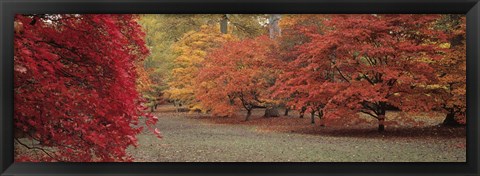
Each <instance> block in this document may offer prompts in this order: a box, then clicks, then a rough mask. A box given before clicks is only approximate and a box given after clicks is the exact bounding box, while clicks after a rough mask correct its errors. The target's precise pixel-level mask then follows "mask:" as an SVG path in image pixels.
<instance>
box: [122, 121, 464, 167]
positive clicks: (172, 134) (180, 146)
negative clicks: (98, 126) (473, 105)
mask: <svg viewBox="0 0 480 176" xmlns="http://www.w3.org/2000/svg"><path fill="white" fill-rule="evenodd" d="M157 116H158V117H159V123H158V125H157V127H158V129H160V131H161V133H162V135H163V139H157V138H156V137H155V136H154V135H152V134H151V132H146V133H144V134H140V135H139V136H138V138H139V146H138V148H130V149H129V153H130V154H132V155H133V156H134V158H135V159H136V161H138V162H222V161H224V162H252V161H259V162H290V161H292V162H301V161H307V162H392V161H394V162H464V161H465V160H466V156H465V148H464V147H455V145H456V144H458V143H462V142H465V139H462V138H450V139H445V140H444V141H440V142H439V141H438V139H436V140H433V139H425V140H418V139H402V140H400V141H399V140H394V139H389V138H380V139H379V138H356V137H338V136H321V135H307V134H294V133H280V132H261V131H259V130H256V127H255V126H247V125H222V124H212V123H207V122H205V121H201V120H198V119H192V118H187V117H185V116H186V113H170V112H169V113H161V114H157Z"/></svg>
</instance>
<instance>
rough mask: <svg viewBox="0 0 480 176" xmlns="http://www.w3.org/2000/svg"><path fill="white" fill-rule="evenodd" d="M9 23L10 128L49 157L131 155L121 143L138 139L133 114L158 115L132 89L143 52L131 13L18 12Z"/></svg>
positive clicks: (101, 158) (151, 120)
mask: <svg viewBox="0 0 480 176" xmlns="http://www.w3.org/2000/svg"><path fill="white" fill-rule="evenodd" d="M15 23H16V24H18V25H16V26H17V27H18V28H21V29H16V33H15V41H14V42H15V58H14V63H15V78H14V80H15V83H14V84H15V114H14V122H15V128H16V132H17V133H22V134H24V135H26V136H28V137H30V138H32V139H34V140H36V141H38V142H39V143H40V144H39V146H40V147H42V148H44V149H45V150H42V151H44V152H45V154H47V155H49V156H50V158H51V159H52V160H55V161H75V162H85V161H131V160H132V158H131V157H130V156H128V155H127V154H126V152H125V149H126V148H127V147H128V146H131V145H136V143H137V140H136V137H135V136H136V135H137V134H138V133H139V132H140V131H141V130H142V129H141V128H138V127H134V126H135V125H136V124H137V123H138V120H139V118H140V117H141V116H144V117H145V118H146V123H147V124H148V125H152V124H154V123H155V122H156V119H155V118H153V116H151V115H148V114H144V113H143V112H142V108H141V107H140V99H139V98H138V97H139V95H138V93H137V91H136V90H135V88H136V86H135V81H136V78H137V73H136V71H135V70H136V69H135V61H138V60H141V59H143V58H144V57H145V56H146V54H148V49H147V48H146V47H145V43H144V41H143V36H144V33H143V32H142V31H141V29H140V26H139V25H138V24H137V23H136V21H135V16H133V15H34V16H26V15H17V16H16V18H15ZM50 147H52V148H53V150H48V149H46V148H50ZM18 160H19V161H35V160H36V159H35V158H31V159H25V158H18ZM39 161H46V159H40V160H39Z"/></svg>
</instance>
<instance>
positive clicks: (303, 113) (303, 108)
mask: <svg viewBox="0 0 480 176" xmlns="http://www.w3.org/2000/svg"><path fill="white" fill-rule="evenodd" d="M306 110H307V108H306V107H302V109H301V110H300V118H303V116H304V115H305V111H306Z"/></svg>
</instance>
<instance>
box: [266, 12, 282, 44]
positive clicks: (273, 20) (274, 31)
mask: <svg viewBox="0 0 480 176" xmlns="http://www.w3.org/2000/svg"><path fill="white" fill-rule="evenodd" d="M280 18H281V16H280V14H271V15H270V17H269V18H268V23H269V27H268V30H269V34H270V38H271V39H275V38H276V37H279V36H280V35H281V29H280V26H279V25H278V22H279V21H280Z"/></svg>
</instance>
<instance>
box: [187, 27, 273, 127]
mask: <svg viewBox="0 0 480 176" xmlns="http://www.w3.org/2000/svg"><path fill="white" fill-rule="evenodd" d="M273 44H274V42H273V41H272V40H270V39H269V38H268V37H264V36H263V37H258V38H255V39H245V40H241V41H232V42H227V43H225V44H224V45H223V46H222V47H220V48H218V49H215V50H213V51H211V52H210V54H209V55H208V56H207V57H206V59H205V61H203V62H202V67H201V68H200V69H199V71H198V77H197V80H196V85H198V86H197V89H196V90H197V91H196V93H195V95H196V97H197V99H198V100H200V102H201V104H202V105H203V106H204V107H206V108H208V109H209V110H211V111H212V113H213V114H214V115H218V116H229V115H233V114H234V113H235V112H236V111H237V110H239V109H242V108H243V109H245V110H246V111H247V115H246V117H245V120H246V121H247V120H249V118H250V116H251V114H252V110H253V109H254V108H255V107H257V106H262V105H264V104H266V103H270V101H273V100H271V99H270V98H269V93H268V88H269V87H271V86H272V85H273V83H274V82H273V80H272V75H274V70H272V69H270V67H268V66H267V65H265V63H266V61H267V60H268V59H269V56H270V53H271V50H272V48H274V47H273V46H272V45H273Z"/></svg>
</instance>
